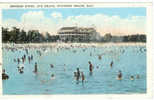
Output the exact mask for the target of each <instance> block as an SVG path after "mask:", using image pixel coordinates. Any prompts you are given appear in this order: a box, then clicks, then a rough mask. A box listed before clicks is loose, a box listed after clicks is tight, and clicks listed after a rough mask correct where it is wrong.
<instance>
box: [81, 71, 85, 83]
mask: <svg viewBox="0 0 154 100" xmlns="http://www.w3.org/2000/svg"><path fill="white" fill-rule="evenodd" d="M81 78H82V83H83V82H84V80H85V76H84V74H83V72H81Z"/></svg>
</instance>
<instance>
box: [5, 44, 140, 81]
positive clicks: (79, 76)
mask: <svg viewBox="0 0 154 100" xmlns="http://www.w3.org/2000/svg"><path fill="white" fill-rule="evenodd" d="M91 46H92V47H93V48H96V46H95V45H91ZM76 47H77V48H83V52H85V51H86V48H88V46H84V45H77V46H74V45H70V46H69V47H68V46H57V45H54V46H51V47H50V48H56V50H57V52H58V51H59V50H60V49H63V48H65V49H70V48H76ZM40 48H41V50H42V51H41V50H40ZM3 49H4V48H3ZM5 49H7V50H11V52H16V51H18V50H24V51H25V53H24V54H23V55H22V56H21V57H18V58H14V59H13V61H14V62H15V63H17V65H18V66H17V70H18V72H19V73H20V74H23V73H24V63H25V62H28V63H29V64H30V63H32V62H34V65H33V66H34V68H33V70H32V72H33V73H34V74H37V73H38V71H39V67H38V66H39V65H38V62H37V61H35V59H34V55H33V54H30V53H29V50H30V49H34V50H35V51H36V53H37V55H39V56H42V54H43V53H44V52H46V49H47V46H44V47H31V46H26V47H15V46H13V47H8V46H7V47H5ZM72 52H73V53H75V52H76V51H75V50H74V51H72ZM122 52H124V51H122ZM90 56H92V53H91V52H90ZM98 59H99V60H101V59H102V55H98ZM87 63H88V64H89V66H87V71H89V73H90V75H93V73H94V70H93V69H94V65H93V62H92V61H88V62H87ZM49 66H50V67H51V68H54V67H56V66H55V65H54V64H52V63H51V64H49ZM100 67H101V66H96V68H97V69H99V68H100ZM109 67H110V68H111V70H112V68H113V67H114V60H111V62H110V64H109ZM65 70H67V66H66V64H64V71H65ZM72 73H74V75H72V76H73V77H74V79H75V80H76V82H77V83H79V81H81V82H82V83H84V82H85V78H86V77H85V73H84V72H83V71H81V70H80V68H79V67H77V68H76V71H74V72H72ZM55 76H56V75H55V74H53V73H51V74H50V77H51V79H52V80H53V79H55ZM115 77H116V79H117V80H122V79H123V72H122V70H118V71H117V75H116V76H115ZM9 78H11V77H9V74H7V71H6V69H5V68H4V67H3V71H2V79H3V80H7V79H9ZM129 78H130V80H134V79H135V78H136V79H139V78H140V75H139V74H137V75H136V76H133V75H131V76H129Z"/></svg>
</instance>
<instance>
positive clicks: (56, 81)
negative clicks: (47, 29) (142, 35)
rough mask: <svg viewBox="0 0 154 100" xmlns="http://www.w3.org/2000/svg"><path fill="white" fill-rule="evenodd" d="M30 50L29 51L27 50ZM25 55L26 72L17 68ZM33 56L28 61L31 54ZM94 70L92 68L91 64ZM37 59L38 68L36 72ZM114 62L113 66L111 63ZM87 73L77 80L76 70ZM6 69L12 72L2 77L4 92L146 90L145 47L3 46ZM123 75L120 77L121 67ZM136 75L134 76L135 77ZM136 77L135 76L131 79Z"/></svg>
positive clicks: (66, 92) (125, 91)
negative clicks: (16, 47)
mask: <svg viewBox="0 0 154 100" xmlns="http://www.w3.org/2000/svg"><path fill="white" fill-rule="evenodd" d="M27 50H28V51H27ZM23 55H26V58H25V62H24V63H23V62H22V60H21V59H20V62H19V64H23V66H24V69H23V71H24V73H22V74H21V73H19V72H18V68H17V67H18V66H19V64H18V62H17V61H16V60H15V59H17V58H21V57H22V56H23ZM31 55H33V60H31V61H30V63H29V61H28V56H31ZM89 61H91V63H92V65H93V72H89V64H88V62H89ZM35 62H37V67H38V69H37V70H38V72H37V73H34V72H33V71H34V66H35ZM111 65H112V67H111ZM77 68H80V72H83V73H84V78H85V80H84V81H83V82H82V77H80V78H79V80H78V81H76V78H75V77H74V72H76V69H77ZM3 69H5V70H6V73H7V74H8V75H9V79H8V80H3V93H4V94H103V93H108V94H110V93H122V94H123V93H145V92H146V47H145V46H144V45H132V46H131V45H130V46H128V45H127V46H124V45H122V46H120V45H118V46H112V45H111V46H107V47H106V46H103V45H102V46H98V47H97V46H95V47H93V46H86V47H80V46H76V47H75V46H74V47H60V46H59V47H41V48H32V47H30V48H26V50H25V48H18V49H10V48H3ZM119 70H121V72H122V79H121V80H117V76H118V71H119ZM132 76H133V77H132ZM132 78H133V79H132Z"/></svg>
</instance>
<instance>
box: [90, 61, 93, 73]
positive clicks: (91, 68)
mask: <svg viewBox="0 0 154 100" xmlns="http://www.w3.org/2000/svg"><path fill="white" fill-rule="evenodd" d="M89 71H90V73H92V72H93V65H92V64H91V62H90V61H89Z"/></svg>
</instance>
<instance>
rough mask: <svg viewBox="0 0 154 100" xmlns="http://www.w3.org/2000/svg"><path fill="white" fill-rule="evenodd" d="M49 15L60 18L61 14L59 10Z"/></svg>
mask: <svg viewBox="0 0 154 100" xmlns="http://www.w3.org/2000/svg"><path fill="white" fill-rule="evenodd" d="M51 16H52V17H53V18H62V14H61V13H59V12H53V13H51Z"/></svg>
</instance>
